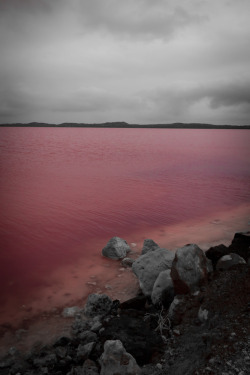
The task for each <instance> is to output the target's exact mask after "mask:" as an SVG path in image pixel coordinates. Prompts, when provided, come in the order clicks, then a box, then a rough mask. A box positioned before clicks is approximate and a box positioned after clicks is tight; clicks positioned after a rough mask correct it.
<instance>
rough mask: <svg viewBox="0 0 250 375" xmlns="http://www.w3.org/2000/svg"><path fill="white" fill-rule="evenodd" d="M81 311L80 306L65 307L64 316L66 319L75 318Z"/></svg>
mask: <svg viewBox="0 0 250 375" xmlns="http://www.w3.org/2000/svg"><path fill="white" fill-rule="evenodd" d="M80 311H81V309H80V307H78V306H73V307H65V309H63V312H62V316H63V317H64V318H74V317H75V316H76V314H78V313H79V312H80Z"/></svg>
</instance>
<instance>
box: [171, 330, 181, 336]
mask: <svg viewBox="0 0 250 375" xmlns="http://www.w3.org/2000/svg"><path fill="white" fill-rule="evenodd" d="M173 334H174V335H175V336H180V334H181V333H180V331H179V330H178V329H174V330H173Z"/></svg>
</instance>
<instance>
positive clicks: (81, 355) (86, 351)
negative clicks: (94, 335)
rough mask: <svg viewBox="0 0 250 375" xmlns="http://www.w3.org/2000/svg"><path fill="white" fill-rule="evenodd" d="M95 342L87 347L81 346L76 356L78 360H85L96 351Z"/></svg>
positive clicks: (86, 345)
mask: <svg viewBox="0 0 250 375" xmlns="http://www.w3.org/2000/svg"><path fill="white" fill-rule="evenodd" d="M94 346H95V342H90V343H88V344H85V345H81V344H80V345H79V346H78V348H77V353H76V356H77V358H78V359H81V360H85V359H87V358H88V356H89V355H90V353H91V352H92V350H93V349H94Z"/></svg>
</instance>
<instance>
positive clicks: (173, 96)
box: [146, 81, 250, 111]
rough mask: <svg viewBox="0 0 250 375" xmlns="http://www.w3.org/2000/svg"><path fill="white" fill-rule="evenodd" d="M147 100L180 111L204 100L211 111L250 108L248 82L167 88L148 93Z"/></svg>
mask: <svg viewBox="0 0 250 375" xmlns="http://www.w3.org/2000/svg"><path fill="white" fill-rule="evenodd" d="M146 97H148V100H151V101H152V102H153V103H158V104H160V105H169V106H170V107H172V108H174V107H176V108H178V109H179V110H180V111H183V110H185V109H186V108H187V107H190V106H192V105H194V104H195V103H197V102H199V101H202V100H204V99H206V100H208V102H209V106H210V108H211V109H218V108H220V107H234V106H239V105H246V106H250V81H249V82H238V81H236V82H226V83H225V82H218V81H217V82H215V83H212V84H211V83H210V84H207V85H202V84H200V85H197V86H191V87H186V88H185V89H184V88H182V87H180V88H179V89H176V88H175V87H169V88H167V89H158V90H154V91H152V92H151V93H148V94H147V96H146Z"/></svg>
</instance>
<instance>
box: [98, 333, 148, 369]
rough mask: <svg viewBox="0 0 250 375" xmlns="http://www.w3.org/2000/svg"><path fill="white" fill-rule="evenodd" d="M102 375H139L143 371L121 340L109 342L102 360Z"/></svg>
mask: <svg viewBox="0 0 250 375" xmlns="http://www.w3.org/2000/svg"><path fill="white" fill-rule="evenodd" d="M100 363H101V375H118V374H119V375H128V374H129V375H139V374H141V369H140V367H139V366H138V365H137V363H136V360H135V359H134V358H133V357H132V355H131V354H129V353H127V352H126V350H125V349H124V347H123V345H122V343H121V341H120V340H107V341H106V342H105V344H104V352H103V354H102V356H101V358H100Z"/></svg>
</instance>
